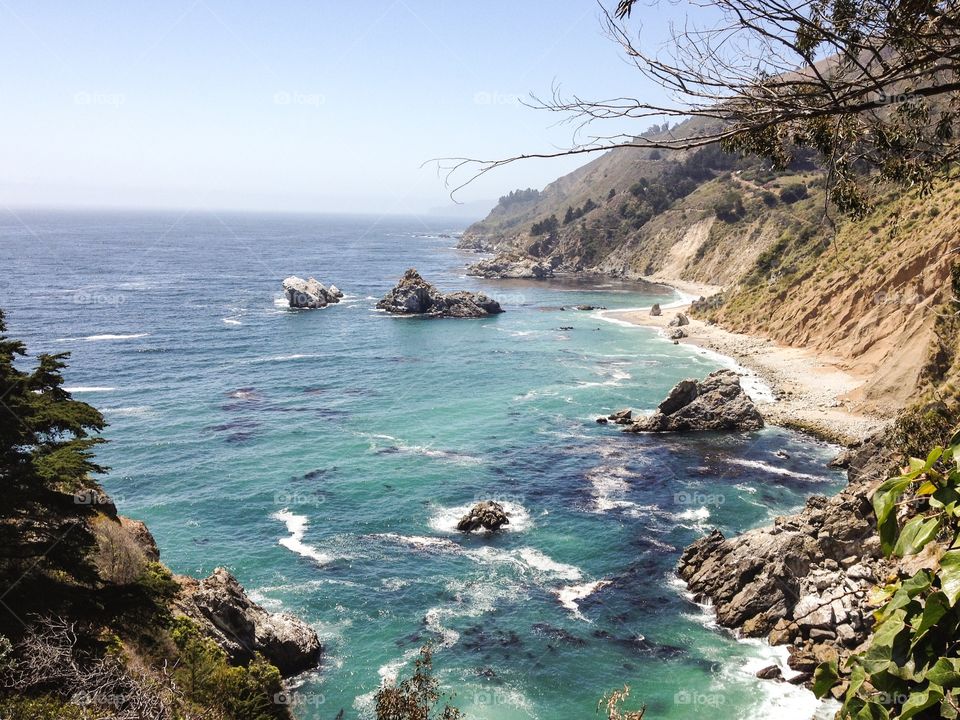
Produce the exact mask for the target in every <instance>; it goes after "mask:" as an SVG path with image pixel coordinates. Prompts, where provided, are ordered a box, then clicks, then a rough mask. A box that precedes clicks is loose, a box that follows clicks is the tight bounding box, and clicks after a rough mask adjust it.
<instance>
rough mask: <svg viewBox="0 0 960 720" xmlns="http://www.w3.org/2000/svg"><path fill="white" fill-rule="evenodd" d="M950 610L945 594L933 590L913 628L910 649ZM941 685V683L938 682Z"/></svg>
mask: <svg viewBox="0 0 960 720" xmlns="http://www.w3.org/2000/svg"><path fill="white" fill-rule="evenodd" d="M949 610H950V603H949V601H948V600H947V596H946V595H944V594H943V593H942V592H935V593H933V594H931V595H930V596H929V597H928V598H927V602H926V603H925V604H924V606H923V615H922V616H921V617H920V624H919V625H917V626H915V627H914V629H913V643H912V644H911V645H910V649H911V650H912V649H913V648H915V647H916V646H917V643H919V642H920V641H921V640H923V638H924V636H926V634H927V631H928V630H929V629H930V628H932V627H933V626H934V625H936V624H937V623H938V622H940V619H941V618H942V617H943V616H944V615H946V614H947V612H948V611H949ZM938 684H940V685H942V684H943V683H938Z"/></svg>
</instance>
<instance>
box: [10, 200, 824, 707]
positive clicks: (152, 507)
mask: <svg viewBox="0 0 960 720" xmlns="http://www.w3.org/2000/svg"><path fill="white" fill-rule="evenodd" d="M459 229H460V228H459V227H458V226H457V225H456V224H453V223H444V222H439V221H430V222H421V221H414V220H406V219H382V218H381V219H373V218H369V219H368V218H333V217H297V216H253V215H247V216H244V215H232V216H221V217H217V216H213V215H186V216H178V215H173V214H170V215H160V214H155V215H137V214H98V215H94V214H68V213H60V214H57V213H45V214H41V213H32V214H24V215H20V216H19V217H18V218H17V217H13V216H10V215H8V216H5V217H4V218H3V219H2V222H0V237H2V243H0V263H2V266H3V267H5V268H7V270H6V271H5V272H4V273H3V276H2V278H0V288H2V294H0V303H2V306H3V307H4V308H5V309H6V310H7V312H8V321H9V325H10V331H11V334H12V335H14V336H17V337H22V338H24V339H25V340H26V341H27V342H28V343H29V347H30V348H31V350H32V351H34V352H37V351H41V350H44V351H57V352H59V351H64V350H70V351H72V353H73V357H72V360H71V367H70V370H69V372H68V376H67V377H68V383H67V385H68V387H70V388H73V389H74V391H75V392H76V393H77V397H82V398H83V399H85V400H87V401H89V402H92V403H94V404H95V405H97V406H98V407H99V408H100V409H101V410H103V412H104V414H105V415H106V417H107V419H108V420H109V421H110V424H111V426H110V428H109V430H108V437H109V439H110V441H111V442H110V443H109V444H108V445H106V446H104V447H103V448H102V450H101V451H100V453H99V457H100V460H101V461H102V462H104V463H106V464H108V465H109V466H111V468H112V471H111V473H110V474H109V475H108V476H107V477H106V478H104V484H105V485H106V487H107V489H108V490H109V491H110V492H111V493H112V494H113V495H114V496H115V498H116V499H117V504H118V506H119V507H120V509H121V511H122V512H123V513H124V514H127V515H130V516H133V517H136V518H140V519H143V520H145V521H146V522H147V523H148V524H149V526H150V528H151V529H152V531H153V533H154V534H155V536H156V538H157V540H158V542H159V544H160V548H161V551H162V555H163V559H164V560H165V562H166V563H167V564H168V565H170V566H171V567H172V568H173V569H174V570H175V571H177V572H181V573H187V574H191V575H196V576H202V575H205V574H207V573H209V572H210V571H211V570H212V569H213V568H214V567H216V566H218V565H225V566H227V567H229V568H230V569H231V570H232V571H233V572H234V573H235V574H236V575H237V576H238V577H239V579H240V580H241V582H243V583H244V585H245V586H246V587H247V588H248V589H249V590H251V591H252V593H253V595H254V597H256V598H257V599H258V600H259V601H260V602H262V603H263V604H264V605H265V606H267V607H268V608H270V609H272V610H287V611H290V612H293V613H296V614H298V615H300V616H301V617H303V618H304V619H306V620H307V621H308V622H310V623H311V624H312V625H313V626H314V627H315V628H316V629H317V631H318V632H319V633H320V635H321V637H322V639H323V641H324V644H325V646H326V654H325V657H324V663H323V666H322V668H321V669H320V670H319V671H318V672H316V673H313V674H310V675H307V676H304V677H302V678H300V682H299V684H298V687H297V688H296V689H295V690H294V691H293V692H292V694H291V698H292V699H293V701H294V703H295V705H296V712H297V714H298V716H299V717H301V718H304V719H305V720H319V719H320V718H333V717H335V716H336V715H337V713H338V712H339V711H340V710H341V709H344V715H345V717H347V718H355V717H356V718H366V717H370V708H371V706H372V697H373V693H374V692H375V690H376V688H377V687H378V686H379V684H380V683H381V681H382V680H383V679H385V678H391V677H393V676H394V675H395V674H396V673H398V672H400V673H401V674H402V673H406V672H408V671H409V667H410V665H409V663H410V660H411V659H412V657H413V656H414V655H415V653H416V651H417V648H419V647H420V646H421V645H422V644H424V643H426V642H430V643H432V644H433V645H434V647H435V666H436V668H437V671H438V674H439V676H440V678H441V681H442V683H443V685H444V686H445V687H446V688H447V689H448V690H451V691H455V692H456V699H455V702H456V704H457V705H458V706H459V707H460V708H461V709H462V710H464V712H465V713H466V715H467V717H469V718H478V719H483V718H497V719H503V720H511V719H513V718H542V719H547V718H586V717H595V714H594V710H595V706H596V702H597V700H598V698H599V697H600V695H601V694H602V693H603V692H605V691H608V690H610V689H613V688H616V687H619V686H622V685H623V684H625V683H626V684H628V685H630V687H631V690H632V697H633V698H636V699H638V700H641V701H643V702H645V703H646V704H647V706H648V715H647V717H651V718H689V717H693V716H701V715H707V714H709V715H710V716H711V717H712V718H714V719H715V720H724V719H726V718H730V719H733V718H737V719H739V718H745V717H778V718H779V717H798V718H799V717H804V718H805V717H809V716H810V713H811V711H812V708H813V707H814V703H813V701H812V698H811V696H809V695H808V694H806V693H805V692H804V691H802V690H797V689H795V688H793V687H792V686H785V685H782V684H776V683H769V682H762V681H758V680H756V679H754V678H753V672H754V671H755V670H756V669H758V668H759V667H762V666H763V665H765V664H769V662H771V661H772V660H771V659H772V658H775V657H776V656H777V655H776V653H775V652H774V651H773V650H771V649H769V648H766V647H764V646H763V645H762V644H761V643H758V642H749V643H748V642H738V641H736V640H735V639H733V638H732V637H731V636H729V635H728V634H726V633H724V632H721V631H719V630H718V629H716V628H715V627H713V626H712V625H711V622H710V619H709V614H708V613H707V612H705V611H704V609H703V608H700V607H698V606H696V605H694V604H693V603H691V602H690V601H688V600H687V599H686V598H685V597H684V594H683V588H682V587H681V586H679V585H678V584H677V583H676V581H675V580H674V579H673V575H672V568H673V566H674V564H675V563H676V560H677V558H678V556H679V554H680V551H681V550H682V548H683V547H684V546H685V545H686V544H688V543H689V542H691V541H693V540H694V539H696V538H697V537H699V536H701V535H702V534H704V533H706V532H709V530H710V529H712V528H713V527H719V528H721V529H722V530H723V531H724V532H725V533H727V534H733V533H736V532H738V531H741V530H743V529H746V528H749V527H752V526H756V525H759V524H763V523H765V522H768V521H769V520H770V519H771V518H772V517H773V516H774V515H777V514H782V513H784V512H786V511H788V510H790V509H793V508H796V507H797V506H799V505H801V504H802V503H803V500H804V498H805V497H806V496H807V495H809V494H811V493H829V492H832V491H834V490H835V489H836V488H837V487H839V485H840V484H841V482H842V476H841V475H840V474H838V473H834V472H831V471H828V470H827V469H826V468H825V467H824V462H825V461H826V460H827V459H828V458H829V457H830V456H831V454H832V449H831V448H830V447H828V446H825V445H822V444H820V443H817V442H814V441H812V440H810V439H807V438H804V437H802V436H799V435H796V434H793V433H789V432H786V431H783V430H779V429H767V430H764V431H762V432H758V433H743V434H736V433H734V434H723V435H712V434H709V435H699V436H655V437H653V436H626V435H623V434H621V433H620V432H618V429H617V428H615V427H613V426H607V427H604V426H599V425H597V424H596V423H595V422H594V418H595V417H596V416H597V415H599V414H606V413H608V412H611V411H613V410H617V409H619V408H621V407H626V406H630V407H634V408H637V409H646V410H649V409H652V408H653V407H654V406H655V405H656V404H657V403H658V402H659V401H660V399H662V397H663V396H664V394H665V393H666V392H667V391H668V390H669V389H670V388H671V387H672V386H673V384H674V383H675V382H676V381H678V380H679V379H681V378H684V377H690V376H702V375H704V374H705V373H707V372H708V371H710V370H713V369H715V368H717V367H718V366H719V365H720V363H721V360H719V359H717V358H715V357H710V356H706V355H701V354H698V353H697V352H696V351H693V350H691V349H689V348H686V347H679V346H674V345H673V344H671V343H669V342H667V341H665V340H663V339H661V338H659V337H657V336H656V334H655V333H653V332H652V331H649V330H644V329H638V328H629V327H623V326H620V325H617V324H614V323H611V322H606V321H604V319H603V318H602V317H600V314H599V313H596V312H577V311H571V310H566V311H563V310H561V309H560V308H561V307H562V306H567V307H569V306H572V305H575V304H578V303H589V304H593V305H605V306H607V307H610V308H615V307H639V306H647V305H650V304H651V303H653V302H661V303H669V302H670V301H671V300H674V299H675V298H674V296H673V293H672V292H671V291H669V290H667V289H661V290H660V291H658V292H651V290H650V289H649V288H648V289H646V290H645V291H639V290H638V288H636V287H631V286H627V285H620V284H613V283H611V284H609V285H607V286H603V287H596V288H591V287H587V286H577V285H575V284H562V283H550V284H546V283H544V284H537V283H523V282H513V283H507V282H496V281H485V280H480V279H476V278H466V277H464V276H463V266H464V264H465V263H466V262H468V261H469V260H471V257H470V256H468V255H464V254H463V253H460V252H458V251H455V250H453V249H451V246H452V245H453V244H455V239H453V238H451V237H444V235H449V234H451V233H453V232H455V231H457V230H459ZM410 266H415V267H417V268H418V269H419V270H420V271H421V273H422V274H423V275H424V276H425V277H426V278H427V279H429V280H431V281H433V282H435V283H436V284H438V285H439V286H440V287H442V288H443V289H460V288H463V289H481V290H483V291H484V292H486V293H488V294H490V295H492V296H494V297H497V298H498V299H499V300H500V301H501V303H502V304H503V305H504V307H505V308H506V311H507V312H506V313H505V314H503V315H500V316H496V317H492V318H489V319H482V320H473V321H468V320H462V321H456V320H421V319H410V318H394V317H388V316H386V315H384V314H383V313H379V312H376V311H374V309H373V305H374V303H375V300H376V299H377V298H379V297H380V296H381V295H382V294H383V293H384V292H385V291H386V290H387V289H389V287H391V286H392V285H393V283H394V282H395V281H396V279H397V278H398V277H399V276H400V275H401V274H402V272H403V270H404V269H405V268H407V267H410ZM290 274H299V275H302V276H307V275H315V276H316V277H317V278H318V279H320V280H321V281H325V282H333V283H335V284H337V285H338V286H339V287H340V288H341V289H343V290H344V291H345V292H346V294H347V296H346V298H345V300H344V302H343V303H341V304H340V305H338V306H334V307H330V308H328V309H326V310H322V311H312V312H295V311H290V310H288V309H286V308H284V307H283V302H282V301H281V299H280V296H281V293H280V290H279V282H280V280H281V279H282V278H283V277H285V276H287V275H290ZM569 326H572V328H573V329H571V330H561V329H560V328H561V327H569ZM781 448H782V449H785V450H787V452H788V453H789V454H790V459H786V460H785V459H781V458H778V457H776V456H775V455H774V451H775V450H777V449H781ZM488 497H492V498H495V499H498V500H501V501H502V502H504V503H505V504H506V505H507V507H508V509H509V510H510V511H511V512H512V513H513V519H512V522H511V525H510V527H509V529H508V530H507V531H506V532H504V533H502V534H500V535H497V536H495V537H486V536H483V535H471V536H467V537H464V536H462V535H459V534H457V533H455V532H454V531H453V524H454V523H455V521H456V519H457V518H458V516H459V514H460V513H462V512H463V511H464V510H465V509H466V507H468V506H469V505H470V504H471V503H473V502H474V501H476V500H478V499H483V498H488Z"/></svg>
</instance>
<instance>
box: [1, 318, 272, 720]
mask: <svg viewBox="0 0 960 720" xmlns="http://www.w3.org/2000/svg"><path fill="white" fill-rule="evenodd" d="M5 333H6V324H5V317H4V314H3V311H2V310H0V477H2V480H3V483H4V503H3V507H2V509H0V533H2V538H0V582H2V586H3V588H4V593H3V596H2V608H0V717H2V718H4V720H38V719H39V720H54V719H55V718H56V719H58V720H59V719H61V718H66V719H76V720H101V719H102V720H107V719H108V718H109V719H110V720H173V719H174V718H211V719H217V720H220V719H222V720H284V719H285V718H289V717H290V712H289V707H288V705H287V704H285V703H278V702H277V700H276V699H277V697H279V696H280V693H281V691H282V689H283V687H282V684H281V676H280V672H279V670H278V669H277V668H276V667H275V666H274V665H272V664H270V663H269V662H268V661H267V660H265V659H264V658H263V657H262V656H260V655H254V657H253V659H252V660H251V661H249V662H248V663H236V662H232V661H231V660H230V658H229V657H228V655H227V653H226V652H225V651H224V650H223V649H221V648H220V647H218V645H217V644H216V643H215V642H214V641H213V640H212V639H210V637H208V636H207V635H206V634H204V632H203V630H202V628H201V627H200V626H198V625H197V624H196V623H195V622H194V621H192V620H190V619H188V618H187V617H185V616H184V615H183V614H182V613H181V612H180V611H179V606H178V602H179V601H180V596H181V586H180V583H179V582H178V581H177V580H176V579H175V578H174V577H173V575H172V574H171V573H170V571H169V570H168V569H167V568H166V567H164V566H163V565H162V564H161V563H159V562H158V561H157V559H156V556H157V554H156V547H155V545H153V541H152V538H150V536H149V533H148V532H147V531H146V529H145V528H144V527H143V526H142V525H141V524H139V523H135V522H133V521H129V520H127V519H126V518H122V517H120V516H118V515H117V514H116V508H115V507H114V506H113V502H112V500H111V499H110V498H109V497H108V496H107V495H106V494H105V493H104V492H103V489H102V488H101V487H100V485H99V484H98V483H97V482H96V481H95V480H94V479H93V477H92V476H93V474H94V473H103V472H105V471H106V468H104V467H102V466H100V465H98V464H97V463H96V462H95V461H94V459H93V454H92V453H93V449H94V448H95V447H96V445H98V444H99V443H102V442H104V440H103V438H102V437H101V435H100V433H101V431H103V430H104V429H105V427H106V422H105V421H104V418H103V416H102V415H101V414H100V412H99V411H97V410H96V409H95V408H94V407H92V406H91V405H89V404H87V403H84V402H81V401H78V400H75V399H73V398H72V397H71V395H70V393H69V392H68V391H66V390H65V389H64V388H63V370H64V369H65V368H66V366H67V365H66V363H67V360H68V357H69V354H68V353H61V354H57V355H47V354H41V355H38V356H37V357H36V359H35V365H34V367H33V368H32V369H30V370H22V369H20V368H19V367H18V362H22V361H24V360H25V359H26V358H27V357H28V355H27V348H26V347H25V345H24V344H23V343H22V342H20V341H18V340H15V339H12V338H10V337H8V336H6V334H5Z"/></svg>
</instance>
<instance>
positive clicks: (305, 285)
mask: <svg viewBox="0 0 960 720" xmlns="http://www.w3.org/2000/svg"><path fill="white" fill-rule="evenodd" d="M283 294H284V295H285V296H286V298H287V302H288V303H289V304H290V307H292V308H303V309H311V310H315V309H317V308H324V307H326V306H327V305H332V304H334V303H338V302H340V298H342V297H343V293H342V292H340V290H339V289H338V288H337V286H336V285H331V286H330V287H326V286H325V285H323V283H321V282H318V281H317V280H315V279H314V278H310V279H309V280H304V279H303V278H299V277H297V276H296V275H291V276H290V277H288V278H287V279H286V280H284V281H283Z"/></svg>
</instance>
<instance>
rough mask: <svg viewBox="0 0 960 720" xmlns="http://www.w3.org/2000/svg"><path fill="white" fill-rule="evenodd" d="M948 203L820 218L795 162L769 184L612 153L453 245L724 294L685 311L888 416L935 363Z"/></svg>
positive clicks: (709, 166)
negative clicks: (844, 377)
mask: <svg viewBox="0 0 960 720" xmlns="http://www.w3.org/2000/svg"><path fill="white" fill-rule="evenodd" d="M674 132H677V130H674ZM958 192H960V191H957V190H956V189H954V188H952V187H951V186H950V185H949V184H947V185H943V186H941V187H939V188H938V189H937V190H936V191H935V192H934V193H933V194H932V195H930V196H928V197H923V198H921V197H918V196H916V195H904V196H899V195H896V194H892V193H891V194H888V195H886V196H883V197H879V198H878V199H877V203H876V209H875V210H874V211H873V213H872V214H871V215H870V216H869V217H867V218H866V219H864V220H861V221H854V220H851V219H847V218H843V217H839V216H838V215H837V214H836V212H835V211H833V210H828V206H827V204H826V203H825V198H824V180H823V175H822V173H821V172H820V171H819V170H817V168H816V167H815V166H814V165H813V164H812V163H811V162H809V161H807V160H805V159H801V160H800V161H798V162H795V163H794V165H793V166H792V167H790V168H789V169H788V170H787V171H785V172H774V171H772V170H770V169H768V168H766V167H765V166H764V165H763V164H762V163H761V162H760V161H758V160H756V159H753V158H746V159H745V158H740V157H736V156H732V155H728V154H725V153H721V152H720V151H719V150H718V149H716V148H705V149H701V150H699V151H696V152H688V153H685V154H681V153H672V154H669V156H668V154H667V153H658V152H657V151H654V150H641V149H636V148H623V149H618V150H613V151H610V152H608V153H606V154H605V155H603V156H602V157H599V158H597V159H596V160H594V161H593V162H591V163H589V164H587V165H585V166H583V167H582V168H580V169H578V170H577V171H575V172H573V173H571V174H570V175H567V176H565V177H563V178H560V179H558V180H556V181H555V182H553V183H551V184H550V185H548V186H547V187H546V188H544V190H543V191H541V192H539V193H535V192H531V191H528V192H526V193H523V194H522V197H521V199H511V198H510V197H509V196H507V197H506V198H504V199H501V202H500V204H499V205H498V206H497V207H496V208H495V209H494V210H493V211H491V213H490V215H489V216H488V217H487V218H485V219H484V220H483V221H481V222H479V223H476V224H474V225H473V226H471V227H470V228H469V229H468V230H467V231H466V232H465V233H464V237H463V240H462V242H461V247H463V248H470V249H474V250H478V251H486V252H494V253H501V254H502V253H507V254H509V255H511V256H514V255H516V254H519V255H526V256H530V257H532V258H535V259H537V260H538V261H539V262H541V263H542V264H544V265H549V267H551V268H552V269H553V270H554V272H560V273H562V272H585V273H599V274H603V275H609V276H615V277H622V278H644V279H650V280H657V281H663V282H667V283H670V282H671V281H672V282H676V283H697V284H705V285H712V286H720V287H722V288H724V292H723V293H722V294H721V295H718V296H716V297H713V298H711V299H710V301H709V302H706V303H703V304H700V305H699V306H698V307H696V308H695V309H694V312H696V313H699V314H700V315H701V316H702V317H704V318H706V319H709V320H710V321H712V322H716V323H718V324H720V325H721V326H723V327H725V328H727V329H730V330H733V331H736V332H740V333H749V334H753V335H758V336H761V337H766V338H770V339H772V340H775V341H777V342H779V343H782V344H785V345H794V346H797V347H806V348H811V349H814V350H818V351H822V352H828V353H830V354H832V355H834V356H837V357H838V358H840V360H841V361H842V362H846V363H849V364H850V366H851V367H852V366H856V368H857V369H858V371H859V372H860V373H861V374H869V375H870V378H869V380H868V381H867V382H866V383H865V384H864V385H863V386H862V387H860V388H858V389H857V391H855V392H854V393H852V394H851V397H849V398H846V399H848V400H849V401H850V403H852V404H853V406H854V407H856V408H858V409H862V410H865V411H869V412H873V413H877V414H880V415H883V416H887V417H890V416H892V415H893V414H895V413H896V412H897V411H898V410H899V409H900V408H902V407H904V406H905V405H906V404H907V403H908V400H909V399H910V398H911V396H912V395H913V393H914V392H915V390H916V389H917V388H918V387H920V386H921V385H923V384H924V383H925V382H926V381H925V379H924V378H925V375H924V373H925V372H927V374H928V375H929V371H925V370H924V368H925V367H927V365H928V364H929V358H930V356H931V355H936V354H937V353H938V352H940V353H941V354H942V352H941V350H940V349H938V348H936V347H933V345H932V344H933V343H934V341H935V333H934V326H935V324H936V322H937V312H936V309H937V308H938V307H940V306H941V305H942V304H943V303H944V302H945V301H946V300H947V299H948V298H949V291H948V290H947V288H948V285H949V283H948V280H949V277H950V268H951V263H952V257H953V254H954V251H955V249H956V248H957V245H958V241H957V238H956V232H955V228H956V227H957V220H958V217H957V213H958V202H957V201H958V199H960V195H958ZM517 195H520V194H515V195H514V198H516V197H517ZM937 342H939V341H937ZM939 362H940V364H941V365H942V364H943V362H944V361H943V358H941V359H940V361H939ZM935 374H936V373H935ZM928 379H929V378H928ZM846 399H845V400H846Z"/></svg>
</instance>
